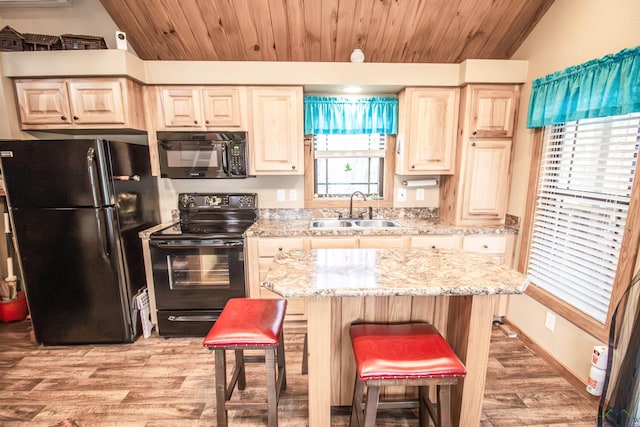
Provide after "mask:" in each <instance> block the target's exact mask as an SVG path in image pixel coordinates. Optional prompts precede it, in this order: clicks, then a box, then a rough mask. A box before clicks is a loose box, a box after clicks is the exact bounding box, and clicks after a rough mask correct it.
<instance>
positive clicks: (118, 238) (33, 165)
mask: <svg viewBox="0 0 640 427" xmlns="http://www.w3.org/2000/svg"><path fill="white" fill-rule="evenodd" d="M0 161H1V168H2V174H3V177H4V184H5V190H6V193H7V204H8V207H9V216H10V221H11V225H12V228H13V236H14V243H15V245H16V252H17V259H18V261H19V267H20V274H21V278H22V284H23V285H24V289H25V292H26V295H27V302H28V305H29V311H30V314H31V319H32V322H33V329H34V332H35V337H36V339H37V341H38V342H39V343H42V344H45V345H59V344H83V343H123V342H133V341H134V340H135V339H136V337H137V336H138V335H139V334H140V329H141V328H140V326H139V324H140V322H139V317H138V315H137V310H136V305H135V304H134V300H133V298H134V296H135V294H136V293H137V292H138V291H139V290H140V289H141V288H144V287H145V286H146V281H145V273H144V261H143V255H142V242H141V240H140V238H139V237H138V233H139V231H141V230H143V229H145V228H148V227H151V226H152V225H155V224H157V223H158V222H159V213H158V188H157V179H156V178H155V177H153V176H151V167H150V161H149V150H148V147H147V146H146V145H140V144H132V143H125V142H116V141H108V140H105V139H99V138H97V139H69V140H30V141H2V142H0Z"/></svg>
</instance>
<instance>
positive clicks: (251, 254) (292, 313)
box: [245, 237, 306, 320]
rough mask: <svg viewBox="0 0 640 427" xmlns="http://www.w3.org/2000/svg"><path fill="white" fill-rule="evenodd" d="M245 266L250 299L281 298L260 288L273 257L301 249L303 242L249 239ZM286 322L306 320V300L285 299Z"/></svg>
mask: <svg viewBox="0 0 640 427" xmlns="http://www.w3.org/2000/svg"><path fill="white" fill-rule="evenodd" d="M246 242H247V244H246V249H245V250H246V256H245V261H246V266H245V271H246V274H247V283H248V293H249V296H250V297H251V298H282V297H281V296H280V295H278V294H276V293H273V292H271V291H270V290H268V289H265V288H263V287H261V283H262V281H263V280H264V278H265V276H266V275H267V271H269V266H270V265H271V261H272V260H273V257H274V256H275V255H276V254H277V253H278V252H282V251H286V250H293V249H303V248H304V247H305V240H304V239H303V238H298V237H283V238H280V237H261V238H257V237H249V238H247V240H246ZM286 318H287V320H304V319H306V300H305V299H304V298H288V299H287V314H286Z"/></svg>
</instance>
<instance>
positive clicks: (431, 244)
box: [411, 234, 462, 249]
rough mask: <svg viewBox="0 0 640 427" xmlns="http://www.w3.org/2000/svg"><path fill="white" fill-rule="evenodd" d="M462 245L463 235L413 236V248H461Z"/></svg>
mask: <svg viewBox="0 0 640 427" xmlns="http://www.w3.org/2000/svg"><path fill="white" fill-rule="evenodd" d="M460 246H462V236H457V235H455V234H448V235H438V236H411V247H412V248H433V249H436V248H439V249H459V248H460Z"/></svg>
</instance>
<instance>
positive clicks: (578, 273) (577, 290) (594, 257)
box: [527, 113, 640, 323]
mask: <svg viewBox="0 0 640 427" xmlns="http://www.w3.org/2000/svg"><path fill="white" fill-rule="evenodd" d="M639 141H640V114H639V113H633V114H628V115H624V116H612V117H604V118H597V119H583V120H579V121H573V122H567V123H563V124H558V125H552V126H547V127H546V128H545V136H544V143H543V144H544V145H543V151H542V158H541V167H540V176H539V182H538V194H537V199H536V207H535V213H534V219H533V232H532V240H531V248H530V256H529V264H528V269H527V273H528V276H529V279H530V280H531V281H532V282H533V283H535V284H536V285H537V286H539V287H541V288H543V289H545V290H546V291H548V292H550V293H551V294H553V295H555V296H556V297H558V298H560V299H561V300H563V301H565V302H566V303H568V304H569V305H571V306H573V307H575V308H576V309H578V310H580V311H581V312H583V313H585V314H587V315H588V316H590V317H592V318H594V319H596V320H598V321H599V322H602V323H604V322H605V321H606V317H607V312H608V307H609V300H610V296H611V291H612V289H613V283H614V278H615V274H616V269H617V265H618V257H619V254H620V244H621V243H622V237H623V234H624V226H625V222H626V218H627V211H628V207H629V201H630V196H631V189H632V186H633V177H634V174H635V168H636V164H637V160H638V146H639V145H638V144H639Z"/></svg>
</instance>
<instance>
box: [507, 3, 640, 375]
mask: <svg viewBox="0 0 640 427" xmlns="http://www.w3.org/2000/svg"><path fill="white" fill-rule="evenodd" d="M638 45H640V1H638V0H612V1H607V2H604V1H602V0H556V1H555V2H554V3H553V5H552V6H551V8H550V9H549V11H548V12H547V13H546V14H545V16H544V17H543V18H542V20H541V21H540V23H539V24H538V25H537V26H536V28H535V29H534V30H533V32H532V33H531V34H530V35H529V37H528V38H527V39H526V40H525V42H524V43H523V44H522V46H521V47H520V49H518V51H517V52H516V53H515V54H514V55H513V58H512V59H521V60H528V61H529V76H528V81H529V83H527V84H525V86H524V88H523V92H522V100H521V104H520V116H519V118H518V126H517V135H516V142H515V153H514V155H515V159H514V165H513V171H514V175H513V181H512V187H511V197H510V204H509V209H508V212H509V213H511V214H513V215H516V216H519V217H522V216H523V215H524V212H525V201H526V197H527V188H528V185H527V180H528V177H529V169H530V159H531V149H532V135H533V133H532V130H529V129H526V117H527V111H528V102H529V96H530V93H531V83H530V82H531V81H532V80H534V79H536V78H538V77H542V76H545V75H547V74H549V73H552V72H555V71H559V70H563V69H565V68H567V67H569V66H572V65H578V64H581V63H583V62H586V61H588V60H591V59H595V58H600V57H602V56H604V55H607V54H611V53H617V52H618V51H620V50H622V49H624V48H630V47H635V46H638ZM547 311H548V310H547V309H546V307H544V306H542V305H541V304H539V303H537V302H536V301H534V300H533V299H531V298H529V297H528V296H518V297H511V300H510V304H509V310H508V314H507V318H508V319H509V320H510V321H511V322H513V323H514V324H515V325H516V326H517V327H519V328H520V329H522V330H523V331H524V332H525V333H526V334H527V335H528V336H529V337H530V338H531V339H533V340H534V341H536V342H537V343H538V344H540V345H541V346H542V347H544V348H545V349H547V350H548V351H549V352H550V353H551V354H553V355H554V356H555V358H556V359H557V360H558V361H560V362H561V363H562V364H564V365H565V366H566V367H567V368H568V369H569V370H570V371H572V372H573V373H574V374H575V375H576V376H578V377H579V378H582V379H583V380H584V381H585V382H586V380H587V378H588V377H589V369H590V366H591V351H592V347H593V345H595V344H596V343H598V341H597V340H596V339H595V338H594V337H592V336H590V335H588V334H586V333H584V332H583V331H582V330H580V329H578V328H576V327H575V326H574V325H573V324H572V323H570V322H568V321H566V320H565V319H562V318H560V317H558V321H557V322H556V328H555V331H554V332H550V331H549V330H547V329H545V328H544V321H545V317H546V313H547Z"/></svg>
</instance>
